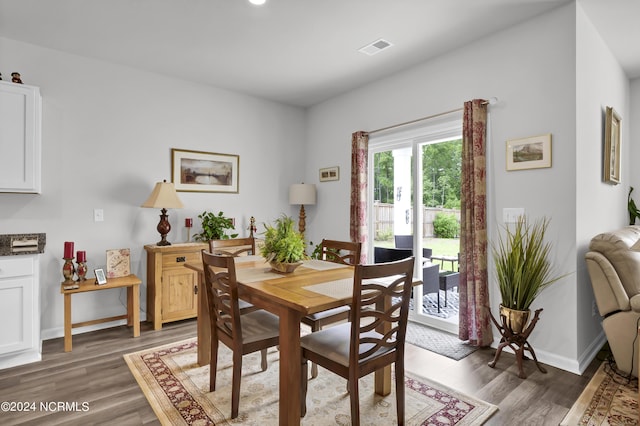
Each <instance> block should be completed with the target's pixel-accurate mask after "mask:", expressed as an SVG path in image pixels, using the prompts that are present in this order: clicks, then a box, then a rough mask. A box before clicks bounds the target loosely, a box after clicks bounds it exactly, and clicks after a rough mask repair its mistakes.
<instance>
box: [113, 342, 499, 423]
mask: <svg viewBox="0 0 640 426" xmlns="http://www.w3.org/2000/svg"><path fill="white" fill-rule="evenodd" d="M196 349H197V342H196V339H189V340H185V341H182V342H177V343H173V344H170V345H165V346H162V347H158V348H152V349H147V350H144V351H140V352H136V353H132V354H127V355H125V356H124V358H125V360H126V362H127V364H128V365H129V368H130V369H131V372H132V374H133V375H134V377H135V378H136V380H137V381H138V384H139V385H140V387H141V389H142V391H143V392H144V394H145V396H146V397H147V400H148V401H149V404H151V407H152V408H153V410H154V411H155V413H156V415H157V416H158V419H159V420H160V422H161V423H162V424H163V425H197V426H200V425H230V424H242V425H260V426H269V425H277V424H278V377H279V375H278V351H277V350H275V349H273V350H270V351H269V353H268V363H269V366H268V369H267V371H264V372H262V371H261V370H260V356H259V354H250V355H247V356H245V357H244V358H243V368H242V385H241V394H240V414H239V416H238V417H237V418H236V419H233V420H231V419H229V414H230V413H231V385H230V382H231V366H232V362H231V351H230V350H229V349H227V348H226V347H221V348H220V352H219V356H218V368H219V371H218V379H217V386H216V391H215V392H209V391H208V390H209V366H203V367H199V366H198V364H197V353H196ZM405 386H406V396H405V399H406V403H405V410H406V423H405V424H407V425H459V426H467V425H481V424H483V423H484V422H485V421H486V420H487V419H488V418H489V417H490V416H491V415H492V414H493V413H494V412H495V411H496V410H497V407H496V406H494V405H491V404H488V403H486V402H483V401H480V400H478V399H476V398H473V397H471V396H468V395H464V394H462V393H460V392H457V391H454V390H452V389H449V388H447V387H445V386H443V385H441V384H438V383H434V382H432V381H430V380H428V379H425V378H422V377H417V376H413V375H409V374H407V375H406V378H405ZM393 387H394V386H392V388H393ZM360 396H361V400H360V407H361V416H362V417H361V423H362V424H365V425H395V424H397V422H396V404H395V395H394V393H393V392H392V393H391V394H390V395H388V396H386V397H380V396H377V395H375V393H374V390H373V377H365V378H363V379H361V381H360ZM301 423H302V424H303V425H347V424H350V410H349V395H348V393H347V392H346V382H345V381H344V380H343V379H342V378H340V377H338V376H336V375H335V374H333V373H331V372H329V371H327V370H324V369H322V368H320V369H319V374H318V377H316V378H315V379H312V380H310V381H309V388H308V394H307V415H306V416H305V417H304V418H302V419H301Z"/></svg>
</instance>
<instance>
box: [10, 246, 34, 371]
mask: <svg viewBox="0 0 640 426" xmlns="http://www.w3.org/2000/svg"><path fill="white" fill-rule="evenodd" d="M38 265H39V262H38V255H21V256H5V257H0V323H1V324H2V327H0V369H3V368H9V367H14V366H16V365H21V364H26V363H29V362H34V361H39V360H40V359H41V358H42V356H41V347H42V343H41V340H40V283H39V266H38Z"/></svg>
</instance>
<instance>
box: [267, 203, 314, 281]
mask: <svg viewBox="0 0 640 426" xmlns="http://www.w3.org/2000/svg"><path fill="white" fill-rule="evenodd" d="M294 225H295V222H294V220H293V219H292V218H291V217H289V216H286V215H282V216H280V217H279V218H278V219H276V220H275V223H274V225H270V224H265V225H264V227H265V232H264V245H263V246H262V247H261V248H260V254H262V256H263V257H264V258H265V259H266V260H267V262H269V263H270V265H271V268H272V269H273V270H275V271H277V272H284V273H288V272H293V270H294V269H295V268H297V267H298V266H300V265H301V264H302V260H303V259H304V258H305V251H304V249H305V243H304V237H303V236H302V234H301V233H300V232H298V231H296V230H295V228H294Z"/></svg>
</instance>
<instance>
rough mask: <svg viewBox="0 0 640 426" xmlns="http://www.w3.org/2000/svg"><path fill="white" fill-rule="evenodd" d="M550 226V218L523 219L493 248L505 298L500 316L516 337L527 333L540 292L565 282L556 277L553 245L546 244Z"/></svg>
mask: <svg viewBox="0 0 640 426" xmlns="http://www.w3.org/2000/svg"><path fill="white" fill-rule="evenodd" d="M548 225H549V220H548V219H547V218H543V219H541V220H537V221H535V222H534V223H533V224H531V223H529V222H528V221H527V218H526V217H524V216H521V217H519V218H518V221H517V222H516V224H515V227H514V229H513V230H510V229H509V228H508V227H505V228H504V229H505V234H504V237H500V238H499V239H498V241H497V243H495V244H492V252H493V258H494V261H495V271H496V279H497V280H498V286H499V288H500V295H501V298H502V304H501V305H500V316H501V317H504V320H503V321H504V324H505V326H507V327H509V328H510V330H511V331H512V333H514V334H518V333H521V332H522V331H523V330H524V329H525V327H526V325H527V322H528V320H529V316H530V313H531V310H530V309H529V307H530V306H531V303H533V301H534V300H535V299H536V297H538V295H539V294H540V292H541V291H542V290H544V289H545V288H547V287H548V286H549V285H551V284H553V283H554V282H556V281H558V280H559V279H560V278H562V276H556V275H554V274H553V270H552V269H553V268H552V264H551V260H550V256H551V243H550V242H546V241H545V234H546V231H547V227H548Z"/></svg>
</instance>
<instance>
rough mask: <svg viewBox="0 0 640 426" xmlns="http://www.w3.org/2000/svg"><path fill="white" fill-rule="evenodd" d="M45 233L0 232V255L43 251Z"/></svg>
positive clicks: (45, 241)
mask: <svg viewBox="0 0 640 426" xmlns="http://www.w3.org/2000/svg"><path fill="white" fill-rule="evenodd" d="M46 243H47V234H44V233H39V234H0V256H15V255H20V254H39V253H44V246H45V245H46Z"/></svg>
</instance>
